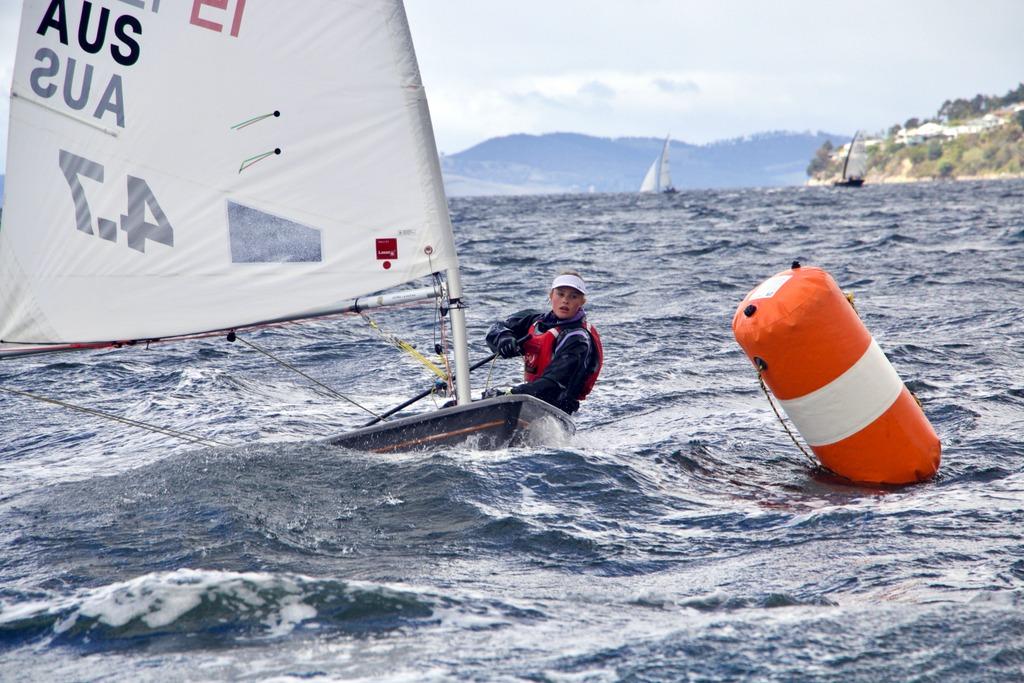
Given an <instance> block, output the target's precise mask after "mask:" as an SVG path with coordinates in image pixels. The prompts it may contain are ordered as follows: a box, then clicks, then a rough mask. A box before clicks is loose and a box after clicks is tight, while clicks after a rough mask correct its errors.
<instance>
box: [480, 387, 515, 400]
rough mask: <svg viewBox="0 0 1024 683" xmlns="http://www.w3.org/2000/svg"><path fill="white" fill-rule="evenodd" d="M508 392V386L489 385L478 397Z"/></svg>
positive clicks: (491, 396)
mask: <svg viewBox="0 0 1024 683" xmlns="http://www.w3.org/2000/svg"><path fill="white" fill-rule="evenodd" d="M508 393H509V388H508V387H491V388H490V389H488V390H487V391H485V392H484V393H483V394H482V395H481V396H480V398H494V397H495V396H505V395H507V394H508Z"/></svg>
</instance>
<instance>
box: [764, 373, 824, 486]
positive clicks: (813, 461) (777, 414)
mask: <svg viewBox="0 0 1024 683" xmlns="http://www.w3.org/2000/svg"><path fill="white" fill-rule="evenodd" d="M757 381H758V382H759V383H760V384H761V391H763V392H764V396H765V398H767V399H768V405H770V406H771V407H772V412H774V413H775V417H777V418H779V424H781V425H782V428H783V429H785V430H786V434H789V438H790V439H792V440H793V443H794V444H796V447H797V448H799V449H800V452H801V453H803V454H804V458H805V459H806V460H807V462H808V464H810V465H811V466H812V467H821V465H820V463H818V461H817V460H816V459H815V458H814V456H812V455H811V454H810V453H808V452H807V451H806V449H804V447H803V444H801V443H800V441H799V440H797V438H796V435H794V434H793V432H792V431H790V429H789V425H787V424H786V420H785V419H784V418H783V417H782V414H781V413H780V412H779V409H778V408H776V407H775V401H773V400H772V395H771V393H770V392H769V391H768V387H767V385H765V383H764V377H762V376H761V369H760V368H758V371H757Z"/></svg>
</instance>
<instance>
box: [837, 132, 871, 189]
mask: <svg viewBox="0 0 1024 683" xmlns="http://www.w3.org/2000/svg"><path fill="white" fill-rule="evenodd" d="M867 169H868V152H867V147H866V146H865V145H864V136H863V135H861V132H860V131H857V132H856V133H855V134H854V136H853V140H851V141H850V148H849V149H848V150H847V151H846V158H845V159H843V177H842V179H841V180H837V181H835V183H833V184H834V185H838V186H841V187H860V186H861V185H863V184H864V173H865V172H866V171H867Z"/></svg>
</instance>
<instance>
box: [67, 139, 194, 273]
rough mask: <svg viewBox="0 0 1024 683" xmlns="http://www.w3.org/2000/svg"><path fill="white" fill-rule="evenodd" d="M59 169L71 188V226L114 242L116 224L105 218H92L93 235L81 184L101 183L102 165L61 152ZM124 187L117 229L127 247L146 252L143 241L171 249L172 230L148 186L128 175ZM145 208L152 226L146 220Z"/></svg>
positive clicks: (86, 201)
mask: <svg viewBox="0 0 1024 683" xmlns="http://www.w3.org/2000/svg"><path fill="white" fill-rule="evenodd" d="M60 170H61V172H62V173H63V174H64V178H65V179H66V180H67V181H68V187H70V188H71V200H72V201H73V202H74V204H75V227H77V228H78V230H80V231H82V232H84V233H86V234H87V235H94V234H97V233H98V234H99V236H100V238H102V239H105V240H107V241H108V242H117V228H118V224H117V223H115V222H114V221H112V220H110V219H108V218H98V219H96V231H95V232H93V227H92V212H91V211H90V210H89V200H88V199H87V198H86V195H85V187H84V186H83V185H82V181H81V177H82V176H84V177H86V178H89V179H91V180H95V181H96V182H98V183H103V165H102V164H99V163H97V162H95V161H90V160H89V159H86V158H85V157H80V156H78V155H77V154H72V153H71V152H68V151H66V150H63V149H62V150H60ZM127 185H128V205H127V208H126V210H125V213H123V214H121V216H120V218H121V221H120V227H121V230H122V231H124V233H125V235H126V236H127V241H128V246H129V247H131V248H132V249H135V250H136V251H138V252H141V253H145V252H146V240H153V241H154V242H157V243H159V244H164V245H166V246H168V247H173V246H174V228H172V227H171V223H170V221H168V220H167V214H165V213H164V211H163V209H161V208H160V204H159V203H158V202H157V201H156V197H155V196H153V191H152V190H151V189H149V184H148V183H147V182H146V181H145V180H143V179H142V178H136V177H135V176H132V175H130V176H127ZM147 208H149V212H150V213H151V214H152V215H153V218H154V219H156V223H150V222H149V221H147V220H146V209H147Z"/></svg>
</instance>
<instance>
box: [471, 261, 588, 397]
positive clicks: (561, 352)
mask: <svg viewBox="0 0 1024 683" xmlns="http://www.w3.org/2000/svg"><path fill="white" fill-rule="evenodd" d="M548 298H549V299H550V301H551V310H550V311H548V312H547V313H542V312H541V311H539V310H536V309H527V310H524V311H519V312H518V313H513V314H512V315H511V316H509V317H508V318H506V319H505V320H504V321H501V322H496V323H494V324H493V325H492V326H491V329H490V330H488V332H487V345H488V346H489V347H490V348H491V350H492V351H494V352H496V353H497V354H498V355H499V356H501V357H502V358H514V357H515V356H519V355H522V356H523V364H524V379H525V382H523V383H522V384H517V385H516V386H514V387H511V388H504V389H498V388H494V389H488V390H487V391H485V392H484V395H483V396H484V398H491V397H493V396H498V395H501V394H509V393H511V394H528V395H530V396H536V397H537V398H539V399H541V400H543V401H547V402H548V403H550V404H551V405H553V406H555V407H557V408H559V409H561V410H562V411H564V412H566V413H569V414H572V413H574V412H576V411H577V410H579V407H580V401H582V400H583V399H584V398H586V397H587V394H589V393H590V390H591V389H592V388H593V386H594V382H595V381H597V376H598V374H599V373H600V372H601V366H602V364H603V362H604V352H603V350H602V348H601V337H600V336H599V335H598V333H597V329H596V328H595V327H594V326H593V325H591V324H590V323H588V322H587V312H586V311H585V310H584V308H583V304H585V303H586V300H587V285H586V283H585V282H584V281H583V278H582V277H581V276H580V274H579V273H577V272H576V271H565V272H563V273H561V274H559V275H558V276H557V277H556V278H555V279H554V281H553V282H552V283H551V291H550V294H549V295H548Z"/></svg>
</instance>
